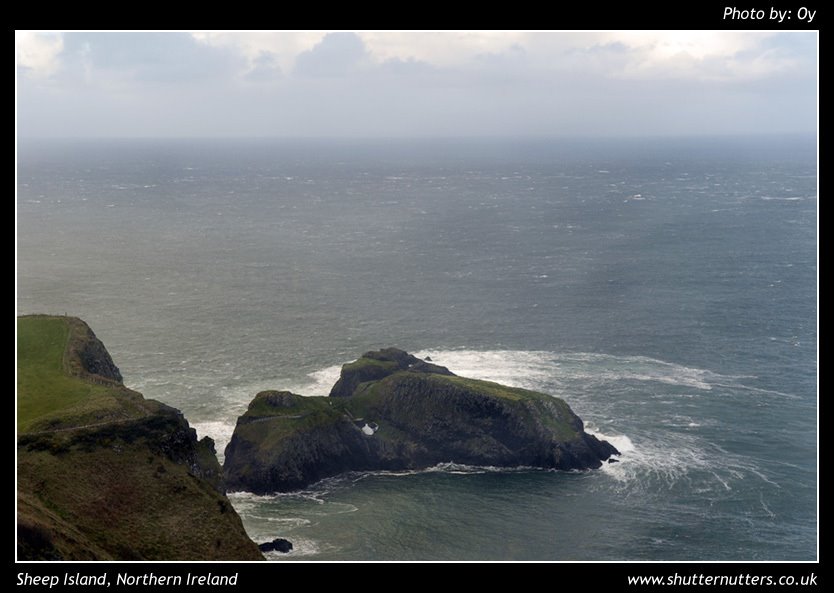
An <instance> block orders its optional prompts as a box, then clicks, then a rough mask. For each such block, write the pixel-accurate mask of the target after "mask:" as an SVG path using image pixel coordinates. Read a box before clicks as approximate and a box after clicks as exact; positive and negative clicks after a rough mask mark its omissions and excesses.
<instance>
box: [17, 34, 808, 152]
mask: <svg viewBox="0 0 834 593" xmlns="http://www.w3.org/2000/svg"><path fill="white" fill-rule="evenodd" d="M818 43H819V37H818V33H817V32H814V31H809V32H743V31H740V32H733V31H706V32H698V31H608V32H531V31H433V32H432V31H428V32H409V31H356V32H349V31H285V32H266V31H249V32H237V31H211V32H53V31H49V32H47V31H17V32H16V58H17V61H16V63H17V72H16V92H17V134H18V137H21V138H26V137H67V138H73V137H345V138H351V137H496V136H497V137H504V136H506V137H523V136H537V137H552V136H555V137H558V136H602V137H605V136H675V135H714V134H749V133H754V134H759V133H809V132H810V133H815V132H816V129H817V109H818V108H817V101H818V99H817V94H818V91H817V86H818V82H817V81H818V62H817V60H818V58H817V56H818V51H817V47H818Z"/></svg>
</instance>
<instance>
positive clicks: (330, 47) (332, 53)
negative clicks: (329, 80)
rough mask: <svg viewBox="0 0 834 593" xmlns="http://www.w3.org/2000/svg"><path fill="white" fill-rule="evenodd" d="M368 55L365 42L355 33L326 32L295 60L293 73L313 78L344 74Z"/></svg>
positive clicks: (358, 64)
mask: <svg viewBox="0 0 834 593" xmlns="http://www.w3.org/2000/svg"><path fill="white" fill-rule="evenodd" d="M367 57H368V53H367V50H366V49H365V44H364V43H363V42H362V39H361V38H360V37H359V35H357V34H356V33H328V34H327V35H325V36H324V38H323V39H322V40H321V41H320V42H319V43H317V44H316V45H315V47H313V49H310V50H308V51H305V52H302V53H301V54H299V55H298V57H297V58H296V60H295V74H297V75H299V76H309V77H313V78H321V77H334V76H344V75H346V74H348V73H349V72H351V71H352V70H355V69H356V68H357V67H358V66H360V65H361V64H362V63H363V62H365V61H366V59H367Z"/></svg>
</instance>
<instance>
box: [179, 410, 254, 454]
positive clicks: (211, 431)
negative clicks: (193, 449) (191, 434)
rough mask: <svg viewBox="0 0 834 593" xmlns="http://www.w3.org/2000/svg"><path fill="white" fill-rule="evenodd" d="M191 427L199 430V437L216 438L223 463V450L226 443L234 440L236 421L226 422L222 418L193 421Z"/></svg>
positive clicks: (216, 444)
mask: <svg viewBox="0 0 834 593" xmlns="http://www.w3.org/2000/svg"><path fill="white" fill-rule="evenodd" d="M241 413H242V412H241ZM191 427H192V428H193V429H194V430H196V431H197V438H203V437H204V436H209V437H211V438H212V439H214V448H215V450H216V451H217V456H218V458H219V460H220V463H223V458H224V455H223V451H225V450H226V445H228V444H229V441H230V440H232V433H233V432H234V431H235V422H229V421H225V422H224V421H222V420H214V421H207V422H192V423H191Z"/></svg>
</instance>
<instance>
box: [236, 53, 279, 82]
mask: <svg viewBox="0 0 834 593" xmlns="http://www.w3.org/2000/svg"><path fill="white" fill-rule="evenodd" d="M281 76H282V72H281V66H279V65H278V59H277V57H276V56H275V54H274V53H272V52H268V51H262V52H261V53H260V54H259V55H258V56H257V57H256V58H255V59H253V60H252V66H251V69H250V70H249V71H248V72H247V73H246V75H245V78H246V79H247V80H251V81H256V82H263V81H274V80H278V79H279V78H281Z"/></svg>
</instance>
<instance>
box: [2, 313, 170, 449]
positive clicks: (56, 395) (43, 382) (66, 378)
mask: <svg viewBox="0 0 834 593" xmlns="http://www.w3.org/2000/svg"><path fill="white" fill-rule="evenodd" d="M73 321H74V320H73V319H72V318H68V317H50V316H45V315H32V316H26V317H20V318H18V322H17V394H18V395H17V430H18V433H24V432H29V431H39V430H54V429H57V428H68V427H72V426H84V425H88V424H95V423H99V422H107V421H111V420H126V419H130V418H139V417H142V416H146V415H147V414H149V413H151V412H153V411H154V410H155V409H156V408H157V407H158V406H156V405H154V404H153V403H152V402H150V401H148V400H144V398H142V396H141V395H139V394H138V393H135V392H133V391H131V390H129V389H127V388H126V387H123V386H121V385H118V384H115V383H113V384H97V383H93V382H90V381H88V380H84V379H82V378H80V377H75V376H72V375H70V374H68V373H67V372H66V364H65V361H64V353H65V352H66V350H67V346H68V343H69V339H70V333H71V329H73Z"/></svg>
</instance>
